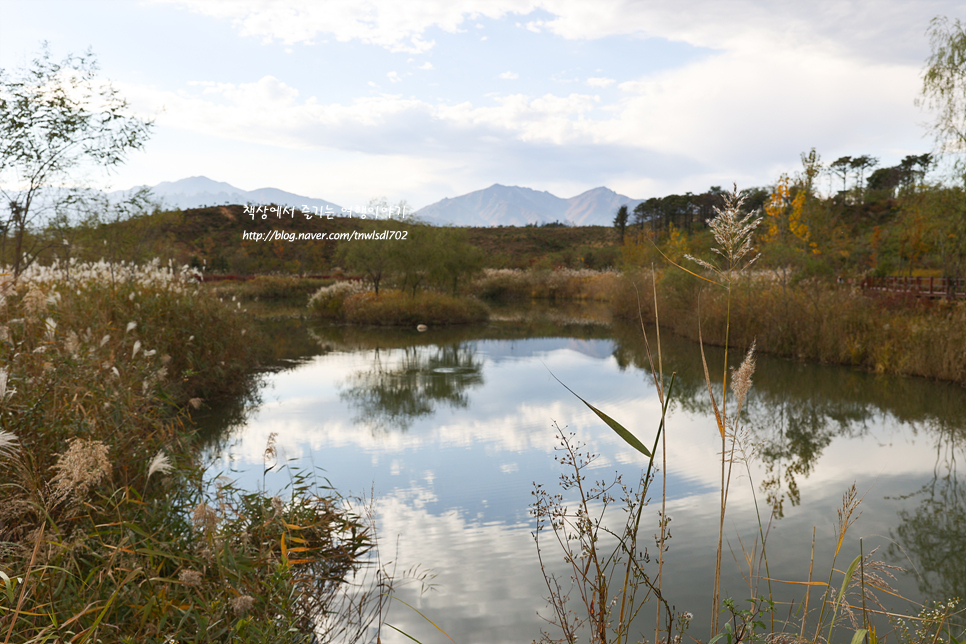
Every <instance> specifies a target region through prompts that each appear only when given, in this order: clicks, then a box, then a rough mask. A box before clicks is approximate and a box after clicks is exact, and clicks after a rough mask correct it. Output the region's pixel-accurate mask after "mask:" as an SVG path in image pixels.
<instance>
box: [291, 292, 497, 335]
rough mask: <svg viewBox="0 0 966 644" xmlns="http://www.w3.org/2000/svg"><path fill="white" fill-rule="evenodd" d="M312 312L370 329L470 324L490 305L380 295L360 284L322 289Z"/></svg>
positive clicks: (433, 295)
mask: <svg viewBox="0 0 966 644" xmlns="http://www.w3.org/2000/svg"><path fill="white" fill-rule="evenodd" d="M309 310H310V311H312V313H314V314H315V315H317V316H318V317H320V318H322V319H325V320H331V321H335V322H346V323H348V324H358V325H370V326H412V327H415V326H418V325H436V326H438V325H448V324H469V323H472V322H484V321H486V319H487V318H488V317H489V309H487V307H486V305H484V304H483V303H482V302H480V301H479V300H477V299H476V298H473V297H465V296H464V297H454V296H451V295H445V294H443V293H439V292H436V291H421V292H419V293H416V294H415V295H411V294H408V293H404V292H403V291H398V290H386V289H383V290H381V291H380V292H379V293H378V294H376V293H375V292H373V291H369V290H367V289H366V288H365V287H364V286H362V285H360V284H359V283H357V282H340V283H336V284H333V285H331V286H327V287H323V288H321V289H319V290H318V291H317V292H316V293H315V294H314V295H313V296H312V297H311V299H310V300H309Z"/></svg>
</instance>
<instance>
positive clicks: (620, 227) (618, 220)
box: [614, 204, 628, 246]
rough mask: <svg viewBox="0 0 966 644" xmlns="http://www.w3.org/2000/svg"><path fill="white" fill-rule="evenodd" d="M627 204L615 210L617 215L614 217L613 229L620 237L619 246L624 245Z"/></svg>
mask: <svg viewBox="0 0 966 644" xmlns="http://www.w3.org/2000/svg"><path fill="white" fill-rule="evenodd" d="M627 217H628V215H627V204H624V205H623V206H621V207H620V208H618V209H617V214H616V215H615V216H614V228H616V229H617V233H618V234H619V235H620V237H621V246H623V245H624V231H625V230H627Z"/></svg>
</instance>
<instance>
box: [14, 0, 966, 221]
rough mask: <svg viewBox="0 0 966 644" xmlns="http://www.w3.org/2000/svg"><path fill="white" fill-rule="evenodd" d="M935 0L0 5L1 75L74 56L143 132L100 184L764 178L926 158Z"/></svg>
mask: <svg viewBox="0 0 966 644" xmlns="http://www.w3.org/2000/svg"><path fill="white" fill-rule="evenodd" d="M940 15H944V16H948V17H950V18H957V17H962V16H966V3H963V2H952V1H948V0H916V1H915V2H910V1H909V0H865V1H849V0H809V1H808V2H805V1H802V0H797V1H792V0H677V1H676V2H673V3H672V2H668V1H656V0H593V1H590V0H558V1H550V0H405V1H400V0H332V1H319V0H280V1H268V0H225V1H219V0H141V1H139V0H67V1H63V0H0V68H3V69H5V70H7V72H8V73H10V72H13V71H15V70H17V69H19V68H22V67H24V66H25V65H27V64H29V62H30V61H31V60H32V59H33V58H34V57H35V56H36V55H37V54H38V52H39V51H40V47H41V43H42V42H43V41H47V42H49V44H50V47H51V50H52V52H53V55H54V58H56V59H61V58H63V57H64V56H66V55H67V54H69V53H82V52H84V51H86V50H87V49H88V48H90V49H91V50H92V51H93V53H94V54H95V56H96V57H97V60H98V63H99V65H100V73H101V76H102V77H103V78H106V79H109V80H110V81H111V82H112V83H113V85H114V87H115V88H117V89H118V90H119V91H120V93H121V94H122V95H123V96H124V97H125V98H127V99H128V100H129V101H130V103H131V108H132V110H133V111H134V113H135V114H137V115H138V116H140V117H142V118H147V119H153V120H154V123H155V126H154V129H153V132H152V136H151V139H150V141H149V142H148V143H147V145H146V146H145V148H144V150H143V151H139V152H136V153H132V154H131V155H130V156H129V157H128V160H127V163H126V164H125V165H124V166H122V167H121V168H119V169H118V170H117V171H115V172H113V173H111V174H110V175H101V176H98V177H95V181H97V182H98V183H99V185H97V186H96V187H99V188H104V189H127V188H131V187H133V186H135V185H155V184H157V183H160V182H162V181H176V180H178V179H183V178H186V177H191V176H197V175H204V176H207V177H209V178H211V179H214V180H216V181H225V182H228V183H230V184H232V185H234V186H236V187H238V188H241V189H243V190H255V189H258V188H264V187H273V188H279V189H282V190H286V191H289V192H294V193H297V194H300V195H303V196H307V197H314V198H321V199H326V200H328V201H331V202H334V203H337V204H340V205H342V206H356V205H365V204H366V203H368V202H369V200H370V199H372V198H375V197H381V196H384V197H386V198H388V199H389V200H390V201H398V200H400V199H405V200H406V201H407V203H408V204H409V205H410V206H412V207H414V208H417V209H418V208H421V207H423V206H426V205H429V204H431V203H435V202H436V201H439V200H440V199H443V198H445V197H457V196H459V195H462V194H466V193H468V192H472V191H474V190H480V189H483V188H486V187H488V186H490V185H492V184H494V183H500V184H503V185H516V186H524V187H528V188H533V189H535V190H546V191H549V192H551V193H553V194H555V195H557V196H559V197H564V198H568V197H572V196H575V195H577V194H580V193H581V192H584V191H585V190H589V189H591V188H595V187H598V186H607V187H609V188H611V189H613V190H616V191H617V192H619V193H621V194H624V195H627V196H629V197H632V198H639V199H643V198H648V197H655V196H657V197H660V196H664V195H667V194H671V193H683V192H687V191H691V192H696V193H697V192H703V191H705V190H707V189H708V188H709V187H710V186H712V185H719V186H726V187H730V186H731V185H732V184H737V185H738V187H739V188H746V187H750V186H766V185H770V184H774V183H775V182H776V180H777V179H778V177H779V175H780V174H781V173H783V172H786V173H795V172H797V171H798V170H800V168H801V162H800V155H801V153H802V152H806V151H808V150H810V149H811V148H815V149H816V150H817V151H818V152H819V154H820V155H821V158H822V160H823V161H825V162H828V161H832V160H835V159H837V158H839V157H841V156H845V155H850V156H858V155H863V154H869V155H872V156H874V157H877V158H878V159H879V160H880V164H881V165H883V166H888V165H895V164H897V163H898V162H899V161H900V160H901V159H902V158H903V157H904V156H906V155H908V154H923V153H925V152H929V151H931V149H932V147H933V144H932V140H931V138H930V136H929V134H928V131H927V125H928V124H929V123H930V122H931V120H932V114H930V113H929V112H928V111H925V110H923V109H921V108H919V107H917V106H916V104H915V99H916V97H917V96H918V94H919V90H920V87H921V73H922V69H923V66H924V64H925V61H926V59H927V58H928V56H929V52H930V48H929V40H928V37H927V34H926V30H927V28H928V26H929V22H930V20H931V19H932V18H933V17H935V16H940Z"/></svg>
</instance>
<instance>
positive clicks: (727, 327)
mask: <svg viewBox="0 0 966 644" xmlns="http://www.w3.org/2000/svg"><path fill="white" fill-rule="evenodd" d="M740 206H741V199H740V198H739V196H738V194H737V190H735V191H734V192H733V193H732V194H731V196H730V198H729V199H728V200H727V202H726V205H725V208H723V209H721V210H719V211H718V213H717V216H716V218H715V219H714V220H713V221H712V222H711V227H712V230H713V231H714V233H715V239H716V241H717V243H718V247H716V248H715V249H713V250H714V251H715V253H716V254H717V255H718V257H719V258H720V261H721V263H716V262H711V261H708V260H705V259H701V258H693V257H688V259H690V260H692V261H694V262H695V263H696V264H697V265H698V266H699V267H700V268H701V269H703V270H702V271H701V274H699V273H695V272H692V271H690V270H688V269H685V268H683V267H680V266H677V265H676V264H675V265H674V266H675V268H676V269H678V270H680V271H682V272H683V273H686V274H690V279H694V280H698V281H701V282H704V283H707V284H709V285H711V289H712V290H711V292H712V293H713V294H714V295H713V296H712V297H714V298H715V299H716V301H717V306H718V307H720V309H721V314H720V317H717V318H715V320H716V321H717V323H718V324H717V328H716V329H715V331H714V332H715V338H716V339H717V340H718V341H720V342H721V343H722V344H723V345H724V346H725V358H724V361H723V365H722V369H721V372H720V373H721V379H720V384H718V383H715V382H714V381H715V380H716V379H714V378H712V376H711V373H712V372H711V370H710V369H709V366H708V364H707V360H706V359H705V357H704V348H703V343H702V348H701V354H702V363H703V370H704V376H705V384H706V386H707V390H708V404H709V407H710V409H711V411H712V412H713V415H714V418H715V430H716V431H717V433H718V435H719V436H720V441H721V442H720V450H721V453H720V458H721V461H720V462H721V479H720V488H719V499H720V506H719V512H718V515H719V516H718V539H717V549H716V557H715V564H714V571H713V572H714V581H713V586H712V588H711V592H712V597H713V599H712V606H711V607H710V610H711V613H710V618H711V619H710V622H711V633H710V636H709V640H708V642H709V644H714V643H715V642H719V641H720V642H722V643H723V644H737V643H738V642H793V641H794V642H813V643H814V644H821V643H824V644H830V643H831V642H833V641H836V634H837V631H836V628H837V627H841V622H842V618H843V616H848V618H849V621H850V626H851V632H850V634H848V635H846V637H847V638H848V639H850V640H851V642H852V643H853V644H859V643H860V642H863V641H868V642H869V644H878V642H884V641H885V638H884V636H883V635H882V634H880V633H879V632H877V630H876V627H875V625H874V623H873V621H872V616H873V615H879V616H883V615H889V613H888V612H887V611H886V610H885V608H884V607H883V606H882V604H881V603H880V602H879V599H878V597H877V593H887V594H894V593H895V591H894V590H893V589H892V588H891V586H890V585H889V581H890V579H891V578H892V574H893V570H894V569H895V567H893V566H888V565H886V564H884V563H883V562H880V561H877V560H876V559H875V558H874V557H873V554H874V553H868V554H866V553H865V552H864V551H863V549H862V546H861V541H860V544H859V554H858V556H856V557H855V558H854V559H853V560H852V561H851V563H850V564H849V565H848V566H847V567H845V569H844V570H842V569H840V568H837V565H838V558H839V554H840V552H841V551H842V549H843V546H844V545H845V543H846V535H847V533H848V531H849V528H850V527H851V526H852V525H853V524H854V522H855V521H856V520H857V519H858V516H859V512H858V508H859V505H860V503H861V499H860V498H859V497H858V495H857V493H856V490H855V486H854V485H853V486H852V488H851V489H850V490H849V491H847V492H846V494H845V495H844V496H843V501H842V507H841V509H840V510H839V516H838V523H837V530H836V535H835V548H834V554H833V556H832V559H831V562H830V564H829V568H828V575H827V576H826V577H825V581H820V580H816V579H815V578H814V577H813V575H812V571H813V569H814V565H815V563H816V562H815V555H814V545H813V549H812V555H811V559H810V561H809V577H808V579H807V580H784V581H783V582H778V581H777V580H778V579H781V577H780V573H778V572H776V573H773V572H772V571H771V570H770V566H769V562H768V554H767V553H768V549H767V539H768V534H769V530H768V529H767V527H766V526H768V525H770V523H771V519H772V513H773V512H774V511H775V509H774V508H771V509H768V508H761V507H759V506H758V502H757V498H755V509H756V516H755V517H754V520H755V521H756V522H757V528H758V536H757V539H756V541H755V543H754V544H752V545H750V546H749V547H748V548H746V547H745V545H744V543H743V542H742V543H741V548H742V552H743V554H744V558H745V564H746V565H747V575H746V580H747V582H748V593H749V597H748V598H747V600H748V602H750V607H749V608H740V607H739V602H736V601H735V600H734V599H732V598H731V597H722V565H723V563H722V545H723V538H724V519H725V515H726V512H727V508H728V498H729V491H730V486H731V479H732V468H733V466H734V465H735V464H736V463H741V462H742V461H743V462H744V463H745V465H746V467H747V464H748V460H749V459H750V458H752V457H753V449H749V446H748V445H747V441H746V438H745V434H744V431H743V429H742V426H741V418H742V417H741V409H742V407H743V404H744V402H745V400H746V397H747V394H748V392H749V390H750V388H751V386H752V376H753V373H754V368H755V359H754V356H755V341H754V339H749V342H748V345H750V348H749V349H748V351H747V353H746V356H745V359H744V361H743V362H742V364H741V366H740V367H739V368H738V369H737V370H736V371H734V372H732V373H731V374H729V371H728V367H727V365H728V360H727V351H728V348H729V344H730V343H732V342H734V340H733V338H734V337H735V336H733V335H732V327H733V326H734V327H736V328H735V335H741V334H747V333H749V332H748V330H747V329H740V326H739V325H738V324H737V323H736V322H735V321H736V320H738V319H741V320H743V319H744V318H743V315H745V313H744V312H743V311H742V310H741V305H742V304H744V302H745V300H740V299H739V298H738V297H737V296H736V293H737V291H738V289H739V286H743V285H744V284H747V282H746V281H743V280H742V279H741V278H742V275H741V274H742V272H743V271H745V270H746V269H747V267H748V266H749V265H750V264H751V263H752V262H753V261H754V259H755V258H756V257H755V256H753V249H752V246H751V233H752V231H753V230H754V228H755V226H756V225H757V219H756V217H755V216H754V214H751V215H747V216H744V217H743V216H741V215H740V214H739V212H740ZM651 277H652V282H651V284H650V285H649V286H650V288H649V290H648V292H647V293H646V294H645V295H644V296H643V297H642V294H641V291H642V290H643V289H642V288H640V287H641V286H644V285H643V284H641V285H639V286H638V287H637V288H635V289H634V295H635V296H636V297H635V299H636V302H637V308H638V311H639V314H640V315H642V316H643V310H644V309H649V313H650V314H651V315H652V316H653V317H652V319H653V320H654V321H657V322H661V321H664V322H665V323H667V319H668V314H667V312H666V311H665V310H663V309H660V305H659V297H658V291H659V289H658V285H657V279H656V275H655V274H653V273H652V276H651ZM671 279H678V278H671ZM648 296H650V297H648ZM733 300H734V302H733ZM701 302H702V308H703V307H704V300H703V299H702V300H701ZM733 303H734V304H735V306H733ZM659 309H660V310H661V317H662V318H663V320H657V317H658V311H659ZM702 313H703V311H702ZM704 321H705V318H704V317H703V316H698V319H697V329H696V332H697V338H698V340H699V341H703V337H704V334H705V324H704ZM673 323H674V321H672V324H673ZM657 328H658V329H660V324H658V326H657ZM642 331H643V325H642ZM745 337H747V336H745ZM644 338H645V347H646V353H647V356H648V362H649V363H650V369H651V375H652V378H653V380H654V383H655V388H656V391H657V394H658V398H659V400H660V402H661V405H662V414H661V417H660V422H659V423H657V425H658V427H657V431H656V433H655V438H654V442H653V448H651V449H648V448H647V447H645V446H644V445H643V444H642V442H641V440H640V439H639V438H638V437H637V436H636V435H635V434H634V433H633V432H631V431H629V430H628V429H627V428H625V427H624V426H622V425H620V424H619V423H617V422H616V421H615V420H613V419H612V418H610V417H609V416H607V415H606V414H605V413H604V412H602V411H600V410H598V409H597V408H595V407H593V406H592V405H591V404H590V403H589V402H587V401H584V403H585V404H586V405H587V406H588V407H589V408H590V409H591V410H593V411H594V412H595V413H596V414H597V415H598V416H599V417H600V419H601V420H602V421H603V422H604V423H605V424H607V425H608V426H609V427H611V428H612V429H613V430H614V431H615V432H616V433H617V434H618V435H619V436H620V437H621V438H622V439H624V441H626V442H627V443H628V444H629V445H631V446H632V447H634V448H635V449H636V450H638V451H640V452H641V453H642V454H644V455H645V457H647V459H648V460H647V463H648V464H647V467H646V468H645V469H644V470H643V471H642V478H641V483H640V485H639V486H638V488H637V489H636V490H632V491H629V490H628V488H627V487H626V486H623V484H622V483H621V482H620V479H619V478H618V479H617V480H615V483H614V484H612V485H611V486H607V485H605V484H603V483H591V484H587V482H586V479H585V478H584V476H583V474H582V470H583V469H584V468H586V466H587V465H588V464H589V463H590V461H591V460H592V458H593V457H592V455H590V456H588V455H586V453H584V452H582V451H581V450H580V449H577V448H575V447H574V440H575V439H574V437H572V436H563V437H561V436H559V435H558V440H560V441H561V445H562V447H563V452H562V457H561V458H560V459H559V461H560V462H561V464H562V465H563V466H564V468H565V474H564V475H563V476H562V477H561V485H562V488H563V490H565V491H568V492H570V493H571V494H574V493H575V496H576V504H577V508H576V510H575V511H572V510H569V509H568V508H567V506H566V505H565V503H564V497H563V496H562V495H552V494H550V493H549V492H547V491H545V490H544V489H543V488H542V487H541V486H537V489H536V490H535V495H536V501H535V502H534V514H535V515H536V517H537V524H536V532H535V538H536V539H537V546H538V556H540V558H541V564H543V561H544V558H543V557H544V555H543V554H542V552H541V548H540V543H541V542H540V536H541V533H542V532H545V531H547V530H548V528H549V529H550V530H551V531H552V533H553V534H554V535H555V536H556V537H557V542H558V544H559V546H560V548H561V549H562V550H563V553H564V559H565V561H567V562H568V563H569V564H570V565H571V567H572V569H573V573H572V575H571V580H572V585H567V584H564V583H561V582H560V580H558V579H557V578H556V577H555V576H554V575H552V574H550V573H548V572H547V571H546V570H544V576H545V578H546V580H547V587H548V590H549V593H550V597H549V601H550V605H551V606H552V608H553V611H554V618H553V619H551V623H552V624H553V625H555V626H557V627H558V629H559V630H560V632H561V637H560V638H558V639H554V638H553V637H552V636H551V635H550V634H549V633H544V640H545V641H554V642H556V641H560V642H568V643H569V642H577V641H583V639H584V637H586V638H587V639H589V641H591V642H595V643H598V642H599V643H601V644H603V643H605V642H616V643H621V642H628V641H630V640H629V637H630V634H629V626H630V624H629V622H627V621H625V616H626V613H625V607H628V606H629V607H631V608H630V614H631V615H637V614H638V613H639V612H640V610H641V609H642V608H643V603H645V602H647V601H649V600H651V599H654V600H655V602H656V603H657V611H658V615H657V617H658V619H657V622H656V624H657V625H656V628H655V633H654V642H655V643H658V642H680V641H681V636H682V634H683V633H682V628H686V626H687V623H688V622H689V614H688V613H681V614H678V615H677V616H675V615H674V614H673V612H672V611H671V609H670V608H669V600H668V599H667V598H665V597H664V596H663V594H662V592H661V576H662V575H663V574H665V572H664V571H663V559H662V558H660V557H659V558H658V560H657V562H656V568H657V569H656V571H655V570H654V565H655V562H653V561H650V567H648V566H646V564H648V562H649V560H648V557H647V556H646V551H645V552H644V553H639V552H638V530H639V524H638V522H639V518H640V516H641V509H642V508H643V506H644V505H645V504H646V503H647V502H648V494H649V492H652V491H653V492H654V493H655V494H658V493H659V494H660V495H661V502H662V511H661V512H660V513H659V520H658V535H659V536H658V539H657V543H656V545H657V546H658V549H659V550H660V551H661V552H663V550H664V548H665V531H666V528H667V524H666V518H665V514H664V511H663V506H664V501H665V498H666V488H665V486H664V485H661V486H660V489H659V490H658V489H656V487H657V486H655V485H653V483H654V481H653V480H652V471H653V469H654V467H655V462H656V460H655V459H656V456H655V454H656V452H657V450H658V449H659V444H660V445H662V447H660V449H661V451H662V453H663V452H664V448H663V444H664V440H665V436H666V434H667V432H666V431H665V430H666V425H667V415H666V414H667V403H668V400H669V398H670V386H668V388H667V392H665V389H664V387H663V382H664V373H663V367H662V364H661V357H660V356H661V352H660V338H659V336H658V342H657V346H656V350H657V360H656V362H655V360H654V357H653V355H652V353H651V347H650V345H649V342H648V340H647V335H646V333H645V335H644ZM673 375H674V374H672V376H671V380H670V382H673ZM729 375H730V388H731V392H732V401H731V402H730V403H729V400H728V390H729ZM565 386H566V385H565ZM568 389H569V388H568ZM571 393H573V392H571ZM575 395H577V394H575ZM578 398H579V395H578ZM581 400H583V399H581ZM659 439H660V440H659ZM665 467H666V465H665ZM747 472H748V476H749V484H751V485H752V490H754V486H753V483H752V482H751V481H750V478H751V470H750V467H749V468H748V469H747ZM615 486H619V487H615ZM615 489H619V490H621V491H622V495H623V498H624V501H625V503H626V505H627V516H628V517H629V518H628V520H627V523H626V526H625V527H624V528H620V529H613V528H610V527H608V524H607V523H606V522H605V520H604V513H605V512H606V510H607V507H608V505H609V504H610V503H612V502H613V500H614V499H613V496H612V494H613V493H612V490H615ZM592 508H596V510H594V509H592ZM608 536H609V539H608V538H607V537H608ZM605 544H606V545H607V550H606V551H605V550H604V548H605ZM621 561H627V562H629V563H628V568H627V571H628V573H627V575H626V576H625V577H624V580H623V581H622V582H621V580H619V579H618V580H617V582H616V583H615V580H614V576H613V572H612V571H613V568H614V567H615V566H617V565H618V563H619V562H621ZM763 570H764V574H762V572H763ZM773 574H776V575H779V576H778V577H773V576H772V575H773ZM762 582H764V583H762ZM836 582H837V583H836ZM773 583H791V584H794V585H799V586H801V587H804V589H805V593H804V598H803V599H802V600H801V601H800V603H797V606H790V607H789V617H788V618H787V619H786V621H785V622H782V621H781V620H777V621H776V615H775V610H776V601H775V599H774V595H773V593H774V589H773V586H772V584H773ZM836 585H837V587H838V588H837V590H836V588H835V586H836ZM570 588H575V589H577V590H578V596H579V602H580V604H578V605H582V609H575V608H574V602H572V601H571V591H570ZM639 588H647V589H648V592H647V593H646V594H645V595H644V596H643V597H641V596H639V595H638V594H637V591H638V589H639ZM813 589H814V590H815V591H816V594H818V595H819V606H818V607H817V608H814V607H811V606H810V600H811V598H812V595H813V592H812V591H813ZM617 606H620V610H619V612H618V611H617V610H616V608H615V607H617ZM956 606H957V602H956V600H950V601H949V602H947V603H946V604H943V605H941V606H937V607H935V608H928V607H927V608H926V609H924V613H922V614H920V616H919V617H918V619H919V620H920V623H921V624H922V626H921V628H920V629H919V631H917V633H916V634H915V635H911V634H910V631H909V629H908V628H906V629H905V630H902V629H901V628H900V630H899V631H898V636H899V640H900V641H902V642H917V643H918V644H926V643H927V642H928V643H929V644H936V643H937V642H940V641H945V642H947V643H948V644H959V643H960V642H961V640H962V638H963V628H962V625H961V624H959V625H957V624H956V619H958V618H960V616H961V615H962V614H963V612H964V611H963V610H962V609H960V610H958V611H957V610H956ZM795 608H797V611H795V613H794V614H795V615H796V618H792V614H793V609H795ZM722 613H724V614H725V617H726V618H725V619H724V620H721V615H722ZM662 614H664V615H665V616H666V628H665V630H664V635H663V637H662V634H661V629H660V623H661V616H662ZM859 616H861V617H859ZM675 617H676V620H677V625H678V628H677V630H678V633H677V635H673V631H672V624H673V623H674V620H675ZM807 626H808V627H811V626H814V629H815V630H814V633H810V636H809V637H806V627H807ZM795 631H797V632H795ZM635 637H637V636H635ZM696 641H698V640H696Z"/></svg>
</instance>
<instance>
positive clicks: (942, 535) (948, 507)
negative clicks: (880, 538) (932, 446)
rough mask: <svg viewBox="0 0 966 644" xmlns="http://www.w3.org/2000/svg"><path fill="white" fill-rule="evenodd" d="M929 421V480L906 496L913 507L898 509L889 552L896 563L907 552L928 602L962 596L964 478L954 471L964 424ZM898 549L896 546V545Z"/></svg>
mask: <svg viewBox="0 0 966 644" xmlns="http://www.w3.org/2000/svg"><path fill="white" fill-rule="evenodd" d="M943 425H945V424H942V425H940V426H934V427H933V429H935V430H938V431H939V432H940V435H939V444H938V445H937V449H936V466H935V469H934V471H933V479H932V481H931V482H930V483H928V484H927V485H924V486H923V487H922V489H921V490H919V491H918V492H916V493H915V494H913V495H912V496H919V497H921V500H920V503H919V506H918V507H916V508H915V509H913V510H911V511H910V510H900V511H899V513H898V514H899V519H900V520H901V521H902V523H901V524H900V525H899V527H898V528H896V529H895V531H894V533H893V534H892V537H893V539H894V540H895V542H896V544H897V545H893V546H892V547H890V550H889V554H890V555H891V557H892V558H893V559H895V560H896V561H897V562H899V563H905V562H906V557H905V555H908V556H909V557H910V558H911V559H912V560H913V562H914V563H915V566H916V568H917V569H918V571H919V574H920V577H919V591H920V592H921V593H922V594H923V596H924V597H926V598H927V599H930V600H933V601H946V600H948V599H950V598H952V597H966V481H964V480H962V479H960V478H959V476H958V474H957V472H956V452H957V450H962V449H963V446H964V439H966V425H959V426H958V427H952V428H950V427H949V426H943ZM900 548H901V550H900Z"/></svg>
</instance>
